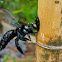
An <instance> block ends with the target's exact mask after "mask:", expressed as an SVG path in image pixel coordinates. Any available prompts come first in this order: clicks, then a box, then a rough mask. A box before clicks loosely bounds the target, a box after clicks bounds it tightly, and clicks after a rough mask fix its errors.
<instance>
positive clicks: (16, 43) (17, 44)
mask: <svg viewBox="0 0 62 62" xmlns="http://www.w3.org/2000/svg"><path fill="white" fill-rule="evenodd" d="M18 41H19V39H18V38H16V39H15V45H16V47H17V49H18V50H19V52H20V53H22V54H23V55H25V53H24V52H23V51H22V49H21V47H20V45H19V43H18Z"/></svg>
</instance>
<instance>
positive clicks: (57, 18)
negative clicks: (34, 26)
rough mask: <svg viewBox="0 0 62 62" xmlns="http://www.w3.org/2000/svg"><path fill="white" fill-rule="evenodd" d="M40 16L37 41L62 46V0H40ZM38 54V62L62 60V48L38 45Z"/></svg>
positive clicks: (57, 61) (59, 61)
mask: <svg viewBox="0 0 62 62" xmlns="http://www.w3.org/2000/svg"><path fill="white" fill-rule="evenodd" d="M38 16H39V20H40V29H39V32H38V35H37V42H39V43H40V44H44V45H46V46H58V47H60V46H62V0H38ZM60 48H61V49H62V47H60ZM36 55H37V60H36V62H61V61H62V60H61V59H62V58H61V57H62V50H56V49H55V50H54V49H47V48H43V47H40V46H38V45H37V46H36Z"/></svg>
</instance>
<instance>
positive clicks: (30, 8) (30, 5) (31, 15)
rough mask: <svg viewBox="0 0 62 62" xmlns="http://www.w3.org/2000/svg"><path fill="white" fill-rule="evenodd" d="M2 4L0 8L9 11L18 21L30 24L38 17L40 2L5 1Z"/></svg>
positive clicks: (24, 0)
mask: <svg viewBox="0 0 62 62" xmlns="http://www.w3.org/2000/svg"><path fill="white" fill-rule="evenodd" d="M3 1H4V3H1V2H0V8H5V9H8V10H9V11H10V12H11V13H12V14H13V15H14V16H15V17H16V19H17V21H20V22H22V23H23V24H25V23H30V22H34V21H35V15H37V9H38V0H3Z"/></svg>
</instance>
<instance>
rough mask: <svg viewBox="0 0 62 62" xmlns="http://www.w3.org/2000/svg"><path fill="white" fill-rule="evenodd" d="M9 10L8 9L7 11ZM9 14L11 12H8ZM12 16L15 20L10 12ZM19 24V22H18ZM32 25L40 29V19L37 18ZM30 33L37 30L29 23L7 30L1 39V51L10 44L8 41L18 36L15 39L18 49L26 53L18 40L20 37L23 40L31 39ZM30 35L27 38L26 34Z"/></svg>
mask: <svg viewBox="0 0 62 62" xmlns="http://www.w3.org/2000/svg"><path fill="white" fill-rule="evenodd" d="M6 12H7V11H6ZM7 13H8V14H9V12H7ZM9 15H10V17H11V18H12V20H15V19H14V18H13V16H11V14H9ZM18 24H19V23H18ZM31 25H32V26H33V28H34V29H37V30H38V31H39V25H40V24H39V19H38V18H35V23H31ZM30 33H36V32H35V31H33V30H32V28H31V27H30V26H28V25H22V26H20V27H18V28H16V29H15V30H9V31H8V32H6V33H5V34H4V35H3V37H2V39H1V41H0V51H1V50H2V49H4V48H5V47H6V45H7V44H8V42H9V41H10V40H11V39H13V38H14V37H16V39H15V45H16V47H17V49H18V50H19V51H20V52H21V53H22V54H24V52H23V51H22V49H21V47H20V45H19V43H18V41H19V39H20V40H22V41H27V40H28V41H31V38H30V35H29V34H30ZM26 35H27V36H28V37H29V39H28V38H26V37H25V36H26Z"/></svg>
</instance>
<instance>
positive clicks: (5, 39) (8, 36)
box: [0, 30, 16, 50]
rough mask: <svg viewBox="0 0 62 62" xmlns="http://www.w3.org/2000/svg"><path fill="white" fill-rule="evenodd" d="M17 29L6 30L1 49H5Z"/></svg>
mask: <svg viewBox="0 0 62 62" xmlns="http://www.w3.org/2000/svg"><path fill="white" fill-rule="evenodd" d="M14 31H15V30H10V31H8V32H6V33H5V34H4V35H3V37H2V39H1V41H0V50H2V49H4V48H5V47H6V45H7V44H8V42H9V41H10V40H11V39H12V38H14V37H15V36H16V33H15V32H14Z"/></svg>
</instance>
